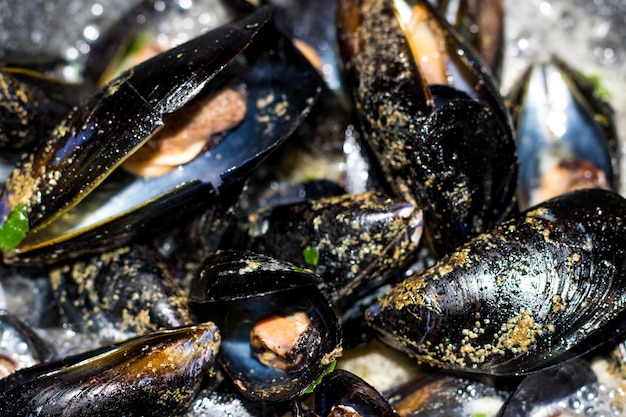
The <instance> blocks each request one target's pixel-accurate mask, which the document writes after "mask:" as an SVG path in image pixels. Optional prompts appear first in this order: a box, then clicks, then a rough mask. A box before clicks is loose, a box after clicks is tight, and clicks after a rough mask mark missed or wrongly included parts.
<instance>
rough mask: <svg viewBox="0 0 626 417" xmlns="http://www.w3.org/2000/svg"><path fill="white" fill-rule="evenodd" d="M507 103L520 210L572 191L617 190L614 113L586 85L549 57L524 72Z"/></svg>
mask: <svg viewBox="0 0 626 417" xmlns="http://www.w3.org/2000/svg"><path fill="white" fill-rule="evenodd" d="M509 100H510V106H511V108H512V114H513V121H514V124H515V126H516V129H517V149H518V153H519V162H520V172H519V186H518V192H517V194H518V200H519V204H520V207H521V208H522V209H526V208H528V207H529V206H531V205H535V204H538V203H540V202H541V201H544V200H547V199H549V198H551V197H554V196H555V195H558V194H560V193H563V192H567V191H570V190H573V189H576V188H584V187H602V188H606V189H610V190H613V191H617V190H619V172H620V167H619V160H620V158H619V150H618V141H617V135H616V130H615V120H614V115H613V110H612V109H611V107H610V106H609V105H608V103H607V102H606V101H605V100H604V99H602V98H601V97H599V96H598V94H596V92H595V87H594V85H592V84H591V83H590V81H588V80H587V79H585V78H583V77H582V76H581V75H579V74H578V73H577V72H576V71H575V70H574V69H573V68H572V67H571V66H570V65H568V64H567V63H566V62H565V61H564V60H562V59H560V58H558V57H556V56H552V57H551V59H550V60H548V61H544V62H540V63H537V64H535V65H532V66H531V67H530V68H528V69H527V70H526V71H525V73H524V74H523V75H522V77H521V79H520V81H519V83H518V86H517V88H516V89H515V90H514V91H513V92H512V93H511V95H510V98H509Z"/></svg>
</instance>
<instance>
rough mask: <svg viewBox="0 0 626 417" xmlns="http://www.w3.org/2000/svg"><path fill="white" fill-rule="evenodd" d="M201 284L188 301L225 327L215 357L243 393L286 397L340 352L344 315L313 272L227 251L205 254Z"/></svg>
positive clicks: (313, 378)
mask: <svg viewBox="0 0 626 417" xmlns="http://www.w3.org/2000/svg"><path fill="white" fill-rule="evenodd" d="M213 280H215V285H212V284H211V282H212V281H213ZM197 281H198V283H197V284H195V285H194V283H192V286H191V292H190V297H189V298H190V302H191V303H192V305H193V304H196V307H197V308H196V311H197V314H198V315H199V316H200V317H206V318H207V319H210V320H215V321H216V323H217V325H218V326H219V327H220V332H221V334H222V345H221V348H220V354H219V357H218V361H219V362H220V364H221V365H222V368H223V369H224V371H225V372H226V373H227V374H228V375H229V376H230V378H232V379H233V380H234V381H235V383H236V385H237V387H238V388H239V389H240V390H241V392H242V393H243V394H244V395H245V396H247V397H249V398H251V399H253V400H257V401H270V402H277V401H285V400H288V399H289V398H292V397H294V396H296V395H299V394H301V393H303V392H304V391H305V390H306V389H307V388H308V387H309V386H310V385H312V384H313V383H315V381H316V380H317V379H318V378H319V377H320V376H322V375H323V374H324V372H326V371H327V370H328V368H329V367H330V366H331V365H332V364H333V362H334V361H335V359H336V358H337V357H338V356H340V355H341V326H340V324H339V320H338V318H337V316H336V315H335V313H334V311H333V309H332V307H331V306H330V304H329V303H328V301H327V300H326V299H325V298H324V296H323V295H322V294H321V292H320V291H319V289H318V288H317V285H318V284H319V282H320V278H319V277H316V276H315V275H313V274H312V273H311V272H310V271H306V270H303V269H302V268H298V267H295V266H293V265H291V264H288V263H286V262H283V261H278V260H274V259H273V258H270V257H268V256H263V255H255V254H250V253H246V252H238V251H224V252H218V253H217V254H216V255H214V256H210V257H209V258H208V259H207V261H206V262H205V263H204V265H203V267H202V268H201V269H200V270H199V273H198V277H197ZM229 294H230V296H229ZM281 326H282V327H281ZM296 327H297V330H295V331H293V333H292V329H294V328H296ZM268 335H269V336H268ZM283 336H284V339H285V340H284V343H283V342H282V341H280V342H279V341H278V339H277V338H283ZM274 342H276V343H274ZM259 345H261V346H259ZM265 346H268V348H265ZM283 346H285V347H284V348H283ZM282 350H284V352H282Z"/></svg>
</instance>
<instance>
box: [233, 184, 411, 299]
mask: <svg viewBox="0 0 626 417" xmlns="http://www.w3.org/2000/svg"><path fill="white" fill-rule="evenodd" d="M421 234H422V212H421V210H419V209H418V208H416V207H415V206H413V205H412V204H409V203H404V202H402V201H399V200H397V199H391V198H388V197H387V196H384V195H382V194H380V193H375V192H367V193H363V194H359V195H351V194H345V195H342V196H336V197H326V198H320V199H317V200H311V201H304V202H298V203H293V204H285V205H279V206H276V207H272V208H269V209H262V210H259V211H257V212H255V213H253V214H252V215H251V216H249V224H248V227H247V229H246V231H245V236H244V237H242V238H240V240H241V241H242V242H245V243H244V247H245V248H246V249H248V250H251V251H254V252H258V253H263V254H265V255H269V256H273V257H280V258H281V259H284V260H286V261H289V262H291V263H293V264H295V265H298V266H300V267H302V268H311V269H312V270H313V272H314V273H315V274H317V275H319V276H320V277H322V278H323V280H324V286H323V292H324V294H325V295H326V296H327V297H328V298H329V300H331V302H332V303H333V304H334V305H342V306H345V305H347V304H349V302H350V300H354V299H355V297H358V296H359V295H362V294H363V293H364V292H367V291H368V290H371V289H372V288H375V287H377V286H380V285H382V283H384V282H385V281H388V280H389V279H390V277H392V276H394V275H397V274H401V273H402V271H403V270H402V268H405V267H406V266H407V264H408V262H410V261H411V260H412V259H413V256H414V254H415V252H416V248H417V245H418V243H419V241H420V237H421Z"/></svg>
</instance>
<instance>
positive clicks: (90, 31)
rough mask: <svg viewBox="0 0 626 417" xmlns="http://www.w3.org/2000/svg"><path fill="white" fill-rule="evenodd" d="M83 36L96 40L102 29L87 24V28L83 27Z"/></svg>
mask: <svg viewBox="0 0 626 417" xmlns="http://www.w3.org/2000/svg"><path fill="white" fill-rule="evenodd" d="M83 36H84V37H85V39H87V40H89V41H95V40H96V39H98V37H100V31H99V30H98V28H97V27H96V26H94V25H87V26H85V29H83Z"/></svg>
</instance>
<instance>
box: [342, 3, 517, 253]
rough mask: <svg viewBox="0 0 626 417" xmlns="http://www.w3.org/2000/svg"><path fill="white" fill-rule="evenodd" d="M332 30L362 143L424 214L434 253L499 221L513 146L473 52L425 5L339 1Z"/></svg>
mask: <svg viewBox="0 0 626 417" xmlns="http://www.w3.org/2000/svg"><path fill="white" fill-rule="evenodd" d="M337 24H338V26H339V46H340V50H341V52H342V57H343V60H344V63H345V66H346V70H347V77H348V79H349V80H350V81H351V82H350V85H351V87H352V93H353V96H354V100H355V106H356V110H357V112H358V113H359V115H360V116H361V117H360V121H361V124H362V126H363V131H364V133H365V139H366V141H367V143H368V144H369V145H370V147H371V148H372V150H373V152H374V154H375V155H376V157H377V160H378V161H379V163H380V168H381V169H382V171H383V172H384V174H385V176H386V179H387V182H388V184H389V186H390V188H391V189H392V190H393V192H394V193H395V194H396V195H398V196H400V197H401V198H402V199H404V200H406V201H409V202H416V203H417V206H419V207H420V208H421V209H422V210H424V219H425V225H426V231H427V233H426V236H427V237H428V238H429V241H430V243H431V245H432V246H433V249H434V250H435V252H436V253H438V254H439V255H440V256H441V255H443V254H445V253H447V252H449V251H451V250H452V249H454V248H455V247H456V246H458V245H459V244H461V243H462V242H464V241H465V240H467V239H468V238H469V237H471V236H475V235H476V234H478V233H480V232H482V231H484V230H487V229H488V228H489V227H491V226H492V225H494V224H496V223H497V222H499V221H500V220H502V218H503V217H504V216H506V215H507V214H508V213H509V212H510V210H511V209H512V207H513V204H514V203H513V197H514V192H515V183H516V174H517V166H516V163H517V162H516V153H515V144H514V141H513V133H512V128H511V124H510V116H509V115H508V113H507V110H506V109H505V107H504V104H503V101H502V98H501V97H500V95H499V93H498V91H497V88H496V87H495V84H494V82H493V80H492V79H491V77H490V75H489V74H488V72H487V71H485V70H484V66H483V65H482V64H481V61H480V60H479V58H478V57H477V56H476V55H475V53H473V52H472V51H471V49H470V48H467V47H466V46H465V45H464V43H463V42H462V40H461V39H460V38H459V37H458V35H456V33H455V31H454V29H453V28H452V27H450V25H449V24H448V23H447V22H446V21H445V20H444V19H443V18H442V17H441V16H440V15H439V14H438V13H437V12H436V11H435V10H434V9H433V7H432V6H431V5H430V4H429V2H427V1H400V0H398V1H392V0H366V1H358V0H353V1H348V0H346V1H341V2H340V3H339V8H338V21H337ZM431 47H432V49H431Z"/></svg>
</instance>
